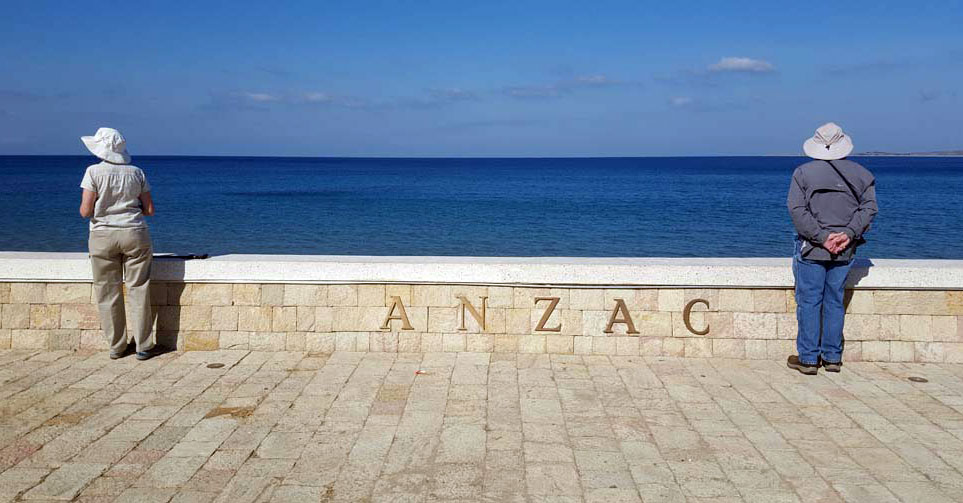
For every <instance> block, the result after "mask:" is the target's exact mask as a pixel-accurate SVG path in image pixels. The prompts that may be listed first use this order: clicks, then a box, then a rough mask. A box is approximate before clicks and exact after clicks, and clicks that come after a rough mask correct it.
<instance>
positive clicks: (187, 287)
mask: <svg viewBox="0 0 963 503" xmlns="http://www.w3.org/2000/svg"><path fill="white" fill-rule="evenodd" d="M193 287H194V285H191V284H190V283H168V284H167V305H170V306H187V305H190V303H191V292H192V289H193ZM95 290H96V288H95Z"/></svg>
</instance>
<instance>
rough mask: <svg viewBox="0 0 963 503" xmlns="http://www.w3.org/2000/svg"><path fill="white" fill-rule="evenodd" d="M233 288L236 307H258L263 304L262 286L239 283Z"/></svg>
mask: <svg viewBox="0 0 963 503" xmlns="http://www.w3.org/2000/svg"><path fill="white" fill-rule="evenodd" d="M232 286H233V294H234V305H235V306H258V305H260V304H261V285H259V284H257V283H238V284H235V285H232Z"/></svg>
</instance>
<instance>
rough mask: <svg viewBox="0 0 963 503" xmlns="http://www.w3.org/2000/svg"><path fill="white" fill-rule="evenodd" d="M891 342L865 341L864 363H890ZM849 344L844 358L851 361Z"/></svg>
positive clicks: (863, 350)
mask: <svg viewBox="0 0 963 503" xmlns="http://www.w3.org/2000/svg"><path fill="white" fill-rule="evenodd" d="M889 347H890V343H889V341H864V342H863V344H862V353H863V354H862V356H863V358H862V359H863V361H866V362H888V361H890V354H889ZM848 350H849V343H848V342H847V343H846V347H845V350H844V351H843V352H844V356H845V357H846V359H849V355H848V354H845V353H848Z"/></svg>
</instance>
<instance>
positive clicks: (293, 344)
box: [284, 332, 307, 351]
mask: <svg viewBox="0 0 963 503" xmlns="http://www.w3.org/2000/svg"><path fill="white" fill-rule="evenodd" d="M306 347H307V334H306V333H305V332H285V338H284V350H285V351H305V348H306Z"/></svg>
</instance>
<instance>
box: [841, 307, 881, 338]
mask: <svg viewBox="0 0 963 503" xmlns="http://www.w3.org/2000/svg"><path fill="white" fill-rule="evenodd" d="M880 329H881V327H880V320H879V316H878V315H875V314H848V315H846V320H845V323H844V324H843V338H844V339H846V340H853V341H872V340H879V335H880Z"/></svg>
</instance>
